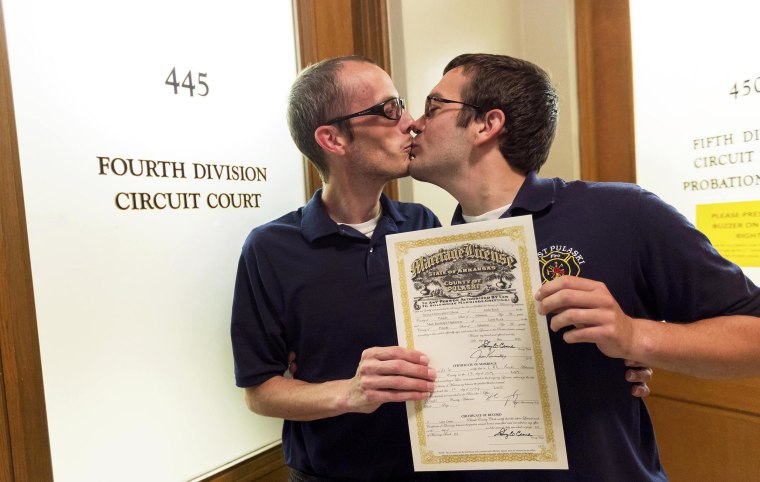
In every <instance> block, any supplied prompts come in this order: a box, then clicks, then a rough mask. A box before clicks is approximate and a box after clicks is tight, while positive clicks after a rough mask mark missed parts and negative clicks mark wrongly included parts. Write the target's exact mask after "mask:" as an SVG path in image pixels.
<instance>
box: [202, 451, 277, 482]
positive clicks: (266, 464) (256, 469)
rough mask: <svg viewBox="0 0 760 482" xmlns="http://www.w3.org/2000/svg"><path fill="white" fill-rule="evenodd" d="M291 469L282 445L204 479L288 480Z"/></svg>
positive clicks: (225, 481) (233, 481)
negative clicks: (286, 461)
mask: <svg viewBox="0 0 760 482" xmlns="http://www.w3.org/2000/svg"><path fill="white" fill-rule="evenodd" d="M289 474H290V470H289V469H288V467H287V466H286V465H285V458H284V457H283V454H282V445H277V446H276V447H272V448H271V449H269V450H267V451H266V452H262V453H260V454H259V455H257V456H255V457H252V458H250V459H248V460H245V461H243V462H240V463H239V464H237V465H235V466H233V467H230V468H228V469H226V470H224V471H222V472H219V473H218V474H214V475H212V476H209V477H208V478H206V479H203V482H287V480H288V475H289Z"/></svg>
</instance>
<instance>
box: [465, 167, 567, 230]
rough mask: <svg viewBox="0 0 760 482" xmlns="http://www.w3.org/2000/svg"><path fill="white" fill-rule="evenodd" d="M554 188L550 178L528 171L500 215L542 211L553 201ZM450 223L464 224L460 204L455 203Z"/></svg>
mask: <svg viewBox="0 0 760 482" xmlns="http://www.w3.org/2000/svg"><path fill="white" fill-rule="evenodd" d="M555 195H556V188H555V185H554V181H553V180H552V179H542V178H540V177H538V175H537V174H536V172H535V171H530V172H529V173H528V175H527V176H526V177H525V181H523V184H522V186H520V189H519V190H518V191H517V195H516V196H515V199H514V201H512V205H511V206H510V207H509V209H507V212H505V213H504V214H503V215H502V216H501V217H502V218H508V217H511V216H513V215H515V214H522V213H520V211H524V212H525V213H537V212H540V211H543V210H544V209H546V208H547V207H549V206H550V205H552V204H553V203H554V198H555ZM451 224H464V217H463V216H462V205H461V204H459V205H457V208H456V210H455V211H454V216H453V218H452V219H451Z"/></svg>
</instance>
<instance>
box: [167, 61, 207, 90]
mask: <svg viewBox="0 0 760 482" xmlns="http://www.w3.org/2000/svg"><path fill="white" fill-rule="evenodd" d="M205 78H206V73H205V72H198V78H197V80H196V81H195V83H193V71H192V70H188V71H187V75H186V76H185V78H184V80H182V83H181V84H180V83H179V82H177V68H176V67H174V68H172V71H171V72H169V76H168V77H167V78H166V81H165V82H164V84H166V85H171V86H172V87H174V93H175V94H178V93H179V88H180V87H183V88H185V89H187V90H188V91H189V92H190V97H192V96H193V91H194V90H195V89H199V90H198V95H199V96H201V97H205V96H207V95H208V84H207V83H206V82H204V81H203V79H205ZM201 89H202V91H203V93H201Z"/></svg>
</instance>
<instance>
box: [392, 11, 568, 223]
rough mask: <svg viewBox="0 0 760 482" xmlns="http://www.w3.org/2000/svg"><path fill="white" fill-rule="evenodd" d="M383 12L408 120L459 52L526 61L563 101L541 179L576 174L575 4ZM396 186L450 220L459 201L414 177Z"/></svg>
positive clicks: (405, 196)
mask: <svg viewBox="0 0 760 482" xmlns="http://www.w3.org/2000/svg"><path fill="white" fill-rule="evenodd" d="M388 11H389V17H390V22H389V23H390V41H391V59H392V74H393V80H394V82H395V84H396V87H397V88H398V89H399V91H400V92H401V93H402V95H404V96H405V97H406V98H407V101H408V103H409V107H410V112H411V114H412V115H413V116H415V117H417V116H419V115H421V114H422V109H423V106H424V102H425V96H426V95H427V94H428V92H430V89H431V88H432V87H433V86H434V85H435V84H436V83H438V81H439V80H440V78H441V73H442V72H443V68H444V67H445V65H446V64H447V63H448V62H449V60H451V59H452V58H454V57H455V56H457V55H459V54H462V53H473V52H485V53H495V54H506V55H511V56H513V57H519V58H523V59H526V60H530V61H531V62H534V63H536V64H538V65H540V66H541V67H542V68H544V69H545V70H547V71H548V72H549V73H550V74H551V76H552V79H553V80H554V83H555V86H556V87H557V91H558V92H559V96H560V121H559V126H558V132H557V139H556V141H555V142H554V147H553V149H552V152H551V154H550V156H549V160H548V161H547V164H546V165H545V166H544V168H543V169H542V170H541V175H542V176H548V177H553V176H558V177H564V178H567V179H575V178H577V177H578V176H579V173H580V167H579V166H580V162H579V153H578V152H579V149H578V120H577V118H578V115H577V112H578V108H577V105H578V100H577V85H576V69H575V17H574V2H573V0H479V1H477V2H473V1H470V0H414V1H409V0H407V1H403V0H388ZM399 188H400V194H401V199H402V200H405V201H415V202H421V203H423V204H425V205H427V206H428V207H430V208H431V209H432V210H433V212H435V214H436V215H437V216H438V217H439V218H440V219H441V222H442V223H443V224H448V223H449V221H450V219H451V214H452V213H453V212H454V208H455V207H456V201H455V200H454V199H453V198H452V197H451V196H450V195H449V194H448V193H447V192H445V191H444V190H442V189H440V188H439V187H437V186H433V185H431V184H427V183H422V182H418V181H415V180H412V179H411V178H408V179H402V180H401V181H400V182H399Z"/></svg>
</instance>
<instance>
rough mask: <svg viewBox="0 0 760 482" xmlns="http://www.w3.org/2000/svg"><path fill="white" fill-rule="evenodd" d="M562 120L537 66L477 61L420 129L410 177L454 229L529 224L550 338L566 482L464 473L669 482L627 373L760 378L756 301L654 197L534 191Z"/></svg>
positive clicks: (735, 270) (551, 182)
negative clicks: (442, 196)
mask: <svg viewBox="0 0 760 482" xmlns="http://www.w3.org/2000/svg"><path fill="white" fill-rule="evenodd" d="M557 115H558V101H557V96H556V93H555V91H554V88H553V86H552V85H551V82H550V80H549V77H548V75H547V74H546V73H545V72H544V71H543V70H541V69H540V68H539V67H537V66H535V65H533V64H531V63H530V62H526V61H523V60H519V59H514V58H511V57H507V56H499V55H487V54H468V55H461V56H459V57H456V58H455V59H454V60H452V61H451V62H450V63H449V64H448V65H447V66H446V68H445V69H444V76H443V78H442V79H441V81H440V82H439V83H438V85H436V86H435V87H434V88H433V90H432V92H431V93H430V95H429V96H428V98H427V101H426V103H425V114H424V115H423V116H422V117H420V118H419V119H418V120H417V121H415V124H414V130H415V132H417V136H416V137H415V140H414V147H413V149H412V157H413V161H412V163H411V165H410V168H409V169H410V173H411V175H412V176H413V177H415V178H416V179H419V180H423V181H428V182H432V183H433V184H436V185H438V186H440V187H442V188H444V189H446V190H447V191H448V192H449V193H451V194H452V195H453V196H454V197H455V198H456V199H457V200H458V201H459V206H458V207H457V209H456V212H455V213H454V218H453V220H452V222H453V224H461V223H465V222H476V221H481V220H487V219H497V218H504V217H510V216H517V215H531V216H532V217H533V223H534V228H535V233H536V243H537V247H538V250H539V252H538V256H539V261H540V266H541V271H542V277H543V280H544V284H543V286H542V287H541V288H540V289H539V291H538V293H537V295H536V299H537V300H538V301H539V306H540V308H539V309H540V310H541V311H542V312H543V313H545V314H548V316H549V323H550V327H551V330H552V333H551V345H552V355H553V357H554V367H555V370H556V378H557V387H558V391H559V399H560V405H561V409H562V420H563V425H564V429H565V440H566V444H567V455H568V463H569V470H568V471H542V470H538V471H531V470H525V471H508V472H462V473H460V474H459V475H460V477H462V479H463V480H471V481H491V480H515V481H518V480H519V481H534V480H535V481H541V482H545V481H560V480H561V481H570V480H573V481H578V480H609V481H613V480H635V481H639V480H640V481H645V480H646V481H651V480H666V479H667V476H666V475H665V472H664V471H663V468H662V467H661V465H660V461H659V456H658V451H657V444H656V442H655V438H654V432H653V429H652V424H651V421H650V419H649V416H648V414H647V411H646V407H645V406H644V404H643V402H642V401H641V400H639V399H637V398H633V397H630V396H629V387H628V386H627V384H626V383H624V382H623V377H622V376H621V374H622V373H623V372H625V371H626V368H625V366H624V360H635V361H636V362H641V363H643V364H645V365H647V366H651V367H659V368H663V369H667V370H672V371H677V372H682V373H686V374H689V375H695V376H702V377H707V378H726V377H748V376H757V375H760V318H758V316H760V289H758V288H757V287H756V286H755V285H754V284H753V283H752V282H751V281H750V280H748V279H747V278H746V277H745V276H744V275H743V274H742V271H741V269H739V267H737V266H736V265H734V264H733V263H731V262H729V261H727V260H725V259H723V258H722V257H721V256H720V255H718V253H717V252H716V251H715V250H714V249H713V247H712V246H711V245H710V243H709V241H708V240H707V238H705V237H704V236H703V235H702V234H701V233H699V232H698V231H697V230H696V229H694V227H693V226H691V225H690V224H689V223H688V222H687V221H686V220H685V219H684V218H683V216H681V215H680V214H678V213H677V212H676V211H675V209H673V208H672V207H670V206H668V205H667V204H665V203H664V202H662V201H661V200H660V199H658V198H657V197H656V196H654V195H653V194H652V193H649V192H647V191H644V190H643V189H641V188H639V187H638V186H634V185H629V184H622V183H589V182H582V181H576V182H565V181H563V180H561V179H541V178H539V177H538V176H537V172H538V170H539V169H540V168H541V166H542V165H543V164H544V162H545V161H546V159H547V157H548V154H549V148H550V146H551V144H552V141H553V139H554V133H555V129H556V124H557ZM659 320H667V321H670V322H673V323H662V322H660V321H659ZM636 362H634V361H631V362H627V363H629V364H636Z"/></svg>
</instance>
